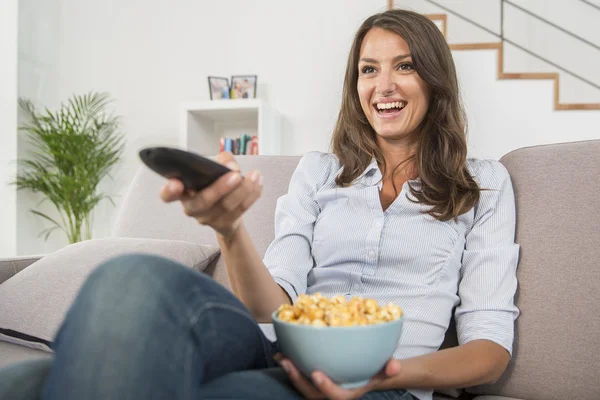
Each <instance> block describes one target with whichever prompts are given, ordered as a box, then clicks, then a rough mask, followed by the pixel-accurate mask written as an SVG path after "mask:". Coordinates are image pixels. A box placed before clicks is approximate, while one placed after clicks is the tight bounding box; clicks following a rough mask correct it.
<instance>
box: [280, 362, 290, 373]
mask: <svg viewBox="0 0 600 400" xmlns="http://www.w3.org/2000/svg"><path fill="white" fill-rule="evenodd" d="M281 368H283V370H284V371H285V372H287V373H288V374H289V373H290V366H289V365H288V363H287V361H282V362H281Z"/></svg>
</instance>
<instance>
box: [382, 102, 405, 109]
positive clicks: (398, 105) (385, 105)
mask: <svg viewBox="0 0 600 400" xmlns="http://www.w3.org/2000/svg"><path fill="white" fill-rule="evenodd" d="M376 106H377V109H378V110H390V109H392V108H398V109H400V110H401V109H403V108H404V107H405V106H406V102H404V101H395V102H393V103H377V104H376Z"/></svg>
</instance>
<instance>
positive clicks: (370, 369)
mask: <svg viewBox="0 0 600 400" xmlns="http://www.w3.org/2000/svg"><path fill="white" fill-rule="evenodd" d="M272 320H273V327H274V328H275V334H276V335H277V340H278V342H279V345H280V347H281V352H282V353H283V355H284V356H285V357H287V358H289V359H290V360H292V361H293V362H294V364H295V365H296V367H298V369H299V370H300V371H302V373H303V374H304V375H306V376H307V377H310V376H311V374H312V372H314V371H315V370H319V371H322V372H324V373H325V374H326V375H327V376H329V378H331V379H332V380H333V381H334V382H335V383H337V384H338V385H340V386H341V387H343V388H347V389H351V388H356V387H360V386H363V385H365V384H367V383H368V382H369V380H370V379H371V378H372V377H373V376H374V375H376V374H377V373H378V372H379V371H381V369H382V368H383V367H384V366H385V364H386V363H387V361H388V360H389V359H390V358H391V357H392V356H393V354H394V350H395V349H396V346H397V345H398V341H399V340H400V335H401V334H402V326H403V322H404V317H403V312H402V309H401V308H400V307H399V306H397V305H395V304H391V303H390V304H387V305H385V306H381V305H379V304H378V303H377V301H376V300H374V299H368V298H367V299H365V298H362V297H353V298H351V299H349V300H346V298H345V297H344V296H341V295H340V296H335V297H332V298H327V297H324V296H321V295H320V294H319V293H316V294H314V295H300V296H298V299H297V300H296V302H295V303H294V305H289V304H284V305H282V306H280V307H279V308H278V309H277V310H276V311H275V312H273V315H272Z"/></svg>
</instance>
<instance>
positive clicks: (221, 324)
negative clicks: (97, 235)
mask: <svg viewBox="0 0 600 400" xmlns="http://www.w3.org/2000/svg"><path fill="white" fill-rule="evenodd" d="M53 346H54V350H55V352H56V354H55V356H54V358H53V359H50V360H37V361H29V362H25V363H22V364H17V365H14V366H10V367H7V368H5V369H4V370H1V371H0V398H10V399H14V400H30V399H36V398H41V399H44V400H55V399H56V400H58V399H60V400H70V399H88V400H92V399H194V400H200V399H228V400H233V399H244V400H246V399H277V400H287V399H301V398H302V396H301V395H300V394H299V393H298V392H297V391H296V390H295V389H294V388H293V387H292V386H291V384H290V383H289V381H288V379H287V376H286V374H285V372H283V370H282V369H281V368H279V367H278V366H277V364H276V363H275V361H274V360H273V355H274V354H275V352H276V351H277V344H276V343H273V342H271V341H269V340H268V339H267V338H266V337H265V336H264V334H263V333H262V331H261V329H260V327H259V326H258V324H257V322H256V321H255V319H254V318H253V317H252V315H251V314H250V312H249V311H248V310H247V309H246V307H245V306H244V305H243V304H242V303H241V302H240V301H239V300H238V299H237V298H236V297H235V296H234V295H233V294H232V293H231V292H229V291H228V290H227V289H225V288H224V287H223V286H221V285H219V284H218V283H216V282H215V281H214V280H212V279H211V278H210V277H208V276H207V275H205V274H202V273H199V272H197V271H194V270H192V269H190V268H187V267H184V266H182V265H180V264H177V263H175V262H173V261H170V260H167V259H164V258H160V257H155V256H147V255H127V256H121V257H118V258H115V259H112V260H110V261H108V262H106V263H105V264H103V265H102V266H100V267H99V268H98V269H97V270H96V271H94V272H93V273H92V275H91V276H90V277H89V279H88V280H87V281H86V283H85V285H84V286H83V288H82V290H81V292H80V293H79V295H78V297H77V299H76V301H75V302H74V304H73V306H72V307H71V309H70V310H69V312H68V314H67V316H66V318H65V321H64V323H63V325H62V327H61V329H60V331H59V333H58V335H57V337H56V340H55V342H54V345H53ZM2 382H4V383H2ZM3 391H4V392H3ZM362 398H363V399H366V400H409V399H413V397H412V396H411V395H410V394H409V393H408V392H405V391H404V390H388V391H380V392H371V393H369V394H367V395H365V396H363V397H362Z"/></svg>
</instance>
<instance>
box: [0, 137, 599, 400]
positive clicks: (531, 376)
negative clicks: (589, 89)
mask: <svg viewBox="0 0 600 400" xmlns="http://www.w3.org/2000/svg"><path fill="white" fill-rule="evenodd" d="M238 161H239V163H240V165H241V167H242V169H243V170H245V171H247V170H250V169H254V168H258V169H260V170H261V172H262V173H263V175H264V178H265V180H264V182H265V184H264V192H263V196H262V197H261V198H260V200H259V201H258V203H257V204H255V205H254V206H253V207H252V208H251V210H250V211H249V212H248V214H247V215H246V216H245V222H246V224H247V226H248V229H249V231H250V234H251V236H252V237H253V239H254V243H255V245H256V247H257V248H258V250H259V252H261V253H263V252H264V251H265V249H266V247H267V246H268V244H269V242H270V241H271V239H272V236H273V211H274V208H275V204H276V200H277V198H278V197H279V196H280V195H282V194H283V193H284V192H285V191H286V190H287V183H288V179H289V177H290V176H291V173H292V172H293V170H294V168H295V167H296V163H297V161H298V157H274V156H270V157H266V156H263V157H256V156H254V157H252V156H246V157H238ZM501 162H502V163H503V164H504V165H505V166H506V168H507V169H508V171H509V172H510V174H511V176H512V180H513V185H514V188H515V193H516V201H517V225H518V226H517V237H516V241H517V243H519V244H520V245H521V254H520V264H519V270H518V275H519V290H518V293H517V298H516V301H517V305H518V307H519V308H520V310H521V312H522V314H521V316H520V317H519V319H518V320H517V324H516V339H515V346H514V357H513V359H512V361H511V363H510V365H509V367H508V369H507V371H506V373H505V374H504V376H503V377H502V378H501V380H500V381H499V382H497V383H496V384H494V385H490V386H482V387H474V388H467V389H466V392H465V393H463V394H462V395H461V398H471V397H475V396H477V397H475V398H476V399H478V400H492V399H494V400H501V399H503V400H509V399H528V400H554V399H556V400H559V399H561V400H562V399H589V400H592V399H599V398H600V313H599V312H598V306H600V290H599V289H598V285H599V284H600V140H596V141H586V142H576V143H566V144H557V145H547V146H538V147H531V148H524V149H520V150H517V151H514V152H511V153H509V154H507V155H506V156H504V157H503V158H502V160H501ZM163 182H164V181H163V180H162V178H160V177H158V176H157V175H155V174H154V173H152V172H150V171H149V170H147V169H145V168H141V169H140V171H139V172H138V174H137V176H136V177H135V179H134V180H133V182H132V184H131V187H130V189H129V191H128V194H127V197H126V199H124V203H123V206H122V208H121V209H120V212H119V215H118V218H117V221H116V225H115V228H114V233H113V236H114V237H120V238H124V237H128V238H147V239H168V240H179V241H186V242H195V243H198V244H209V245H216V241H215V237H214V234H213V232H212V231H211V230H210V229H207V228H204V227H201V226H199V225H198V224H197V223H195V222H194V221H193V220H192V219H190V218H186V217H185V216H184V214H183V213H182V212H181V207H180V205H179V204H169V205H165V204H164V203H162V202H161V201H160V199H159V197H158V190H159V188H160V187H161V185H162V184H163ZM36 260H37V258H35V257H33V258H27V257H25V258H19V259H13V260H9V259H4V260H0V282H2V281H6V280H7V279H9V278H10V277H11V276H12V275H14V274H16V273H17V272H19V271H20V270H22V269H25V270H27V268H28V265H30V264H32V263H33V262H34V261H36ZM205 272H206V273H209V274H211V275H212V276H213V277H214V278H215V279H216V280H218V281H219V282H221V283H222V284H223V285H225V286H227V287H229V283H228V279H227V273H226V270H225V268H224V265H223V263H222V261H221V259H216V260H215V261H214V262H211V263H210V265H209V266H208V267H207V268H206V270H205ZM2 285H3V284H2V283H0V288H2ZM46 301H47V303H48V304H50V305H51V304H52V302H53V298H48V299H46ZM6 306H7V305H6V304H4V305H2V307H6ZM8 307H10V305H8ZM0 328H1V326H0ZM453 345H456V339H455V335H454V331H453V328H452V327H451V329H449V331H448V334H447V339H446V342H445V343H444V345H443V346H444V347H446V346H453ZM48 356H49V355H48V353H47V352H44V351H41V350H36V349H33V348H30V347H24V346H19V345H16V344H13V343H7V342H0V367H2V366H3V365H7V364H10V363H13V362H17V361H20V360H24V359H30V358H38V357H48ZM438 397H439V398H445V397H443V396H441V395H439V396H438ZM438 397H436V398H438Z"/></svg>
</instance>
